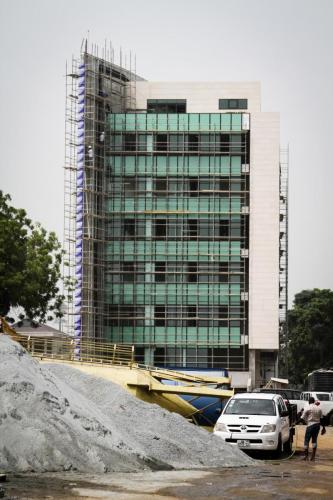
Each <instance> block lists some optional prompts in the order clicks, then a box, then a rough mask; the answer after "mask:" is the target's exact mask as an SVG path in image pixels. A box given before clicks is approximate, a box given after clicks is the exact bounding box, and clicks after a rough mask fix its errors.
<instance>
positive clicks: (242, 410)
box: [225, 398, 276, 415]
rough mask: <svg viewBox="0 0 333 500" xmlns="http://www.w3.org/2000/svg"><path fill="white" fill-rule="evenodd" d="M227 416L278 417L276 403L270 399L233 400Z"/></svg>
mask: <svg viewBox="0 0 333 500" xmlns="http://www.w3.org/2000/svg"><path fill="white" fill-rule="evenodd" d="M225 414H227V415H276V413H275V405H274V402H273V401H271V400H268V399H245V398H244V399H243V398H242V399H231V401H229V404H228V406H227V408H226V410H225Z"/></svg>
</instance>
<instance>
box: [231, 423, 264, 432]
mask: <svg viewBox="0 0 333 500" xmlns="http://www.w3.org/2000/svg"><path fill="white" fill-rule="evenodd" d="M227 428H228V431H229V432H242V433H247V432H252V433H254V432H259V431H260V429H261V425H245V424H240V425H234V424H232V425H227Z"/></svg>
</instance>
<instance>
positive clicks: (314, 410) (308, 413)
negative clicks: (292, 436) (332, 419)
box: [301, 397, 326, 460]
mask: <svg viewBox="0 0 333 500" xmlns="http://www.w3.org/2000/svg"><path fill="white" fill-rule="evenodd" d="M322 419H323V412H322V411H321V408H320V407H319V406H318V405H316V404H315V400H314V398H313V397H310V398H309V406H308V407H307V408H305V409H304V411H303V414H302V416H301V420H303V421H304V422H305V423H306V431H305V437H304V458H303V460H308V457H309V444H310V440H311V441H312V455H311V459H310V460H315V458H316V451H317V440H318V434H319V431H320V425H322V427H323V428H322V431H321V434H325V432H326V429H325V426H324V425H323V424H322V423H321V422H322Z"/></svg>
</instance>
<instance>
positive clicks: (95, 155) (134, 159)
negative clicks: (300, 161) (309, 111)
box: [65, 51, 287, 387]
mask: <svg viewBox="0 0 333 500" xmlns="http://www.w3.org/2000/svg"><path fill="white" fill-rule="evenodd" d="M104 55H105V54H104ZM67 96H68V97H67V103H68V106H67V112H66V113H67V132H66V137H67V154H66V168H65V171H66V184H65V190H66V193H65V194H66V200H67V201H66V204H65V215H66V234H65V236H66V241H67V245H68V248H67V249H68V254H69V270H70V272H72V275H73V276H74V275H75V277H76V280H77V287H76V290H75V293H74V297H73V306H72V309H70V310H69V319H70V318H72V320H71V321H69V325H70V330H71V331H72V332H74V334H75V336H76V338H77V339H79V338H81V337H83V338H104V339H107V340H108V341H110V342H115V343H130V344H135V346H136V355H137V359H138V360H139V361H140V362H144V363H146V364H152V365H158V366H168V367H177V368H178V369H182V368H187V369H200V370H205V369H207V368H210V369H214V370H219V369H221V368H226V369H228V370H229V371H230V373H231V374H232V375H234V377H235V379H236V378H237V380H238V382H239V385H240V386H243V387H246V386H247V383H248V377H250V378H251V382H250V383H251V385H252V386H254V385H260V383H262V382H264V381H265V380H267V379H269V378H270V377H271V376H276V375H277V374H278V373H277V361H278V349H279V335H280V333H281V331H283V328H284V324H285V323H284V322H285V313H286V302H287V175H286V169H285V166H286V165H285V164H281V162H280V142H279V141H280V138H279V133H280V132H279V131H280V125H279V115H278V113H271V112H262V111H261V101H260V85H259V84H258V83H255V82H254V83H253V82H240V83H229V82H149V81H145V80H143V79H142V78H140V77H137V76H136V75H135V74H134V73H133V70H132V68H130V69H126V68H123V67H120V66H116V65H115V64H114V63H113V62H110V61H107V60H106V58H105V57H104V56H103V57H102V58H101V57H97V55H96V54H90V53H88V52H87V51H84V52H83V53H82V55H81V58H80V59H79V60H77V61H76V60H73V64H72V68H71V69H70V71H69V72H68V76H67Z"/></svg>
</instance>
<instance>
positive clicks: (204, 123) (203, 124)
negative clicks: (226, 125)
mask: <svg viewBox="0 0 333 500" xmlns="http://www.w3.org/2000/svg"><path fill="white" fill-rule="evenodd" d="M200 130H209V114H207V113H201V114H200Z"/></svg>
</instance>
